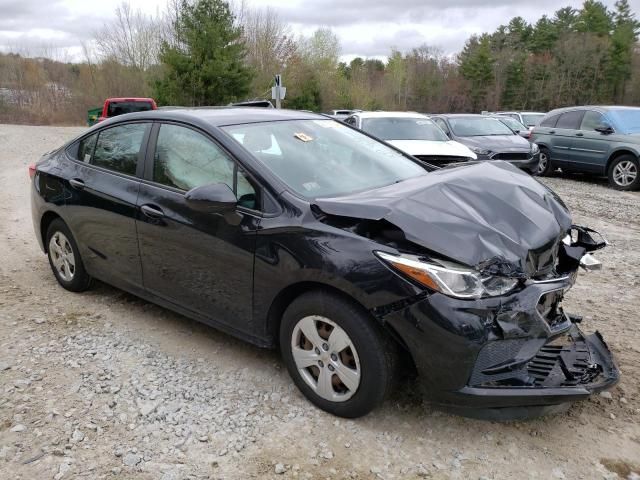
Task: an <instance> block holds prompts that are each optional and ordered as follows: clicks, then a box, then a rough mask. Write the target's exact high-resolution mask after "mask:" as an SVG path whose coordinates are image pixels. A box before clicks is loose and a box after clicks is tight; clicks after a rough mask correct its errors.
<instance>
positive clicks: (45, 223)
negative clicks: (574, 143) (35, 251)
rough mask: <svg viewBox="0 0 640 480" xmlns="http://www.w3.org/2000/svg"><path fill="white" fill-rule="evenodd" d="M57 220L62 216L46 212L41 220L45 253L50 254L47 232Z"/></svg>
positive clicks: (41, 233) (41, 234)
mask: <svg viewBox="0 0 640 480" xmlns="http://www.w3.org/2000/svg"><path fill="white" fill-rule="evenodd" d="M56 218H60V215H58V214H57V213H54V212H45V214H44V215H43V216H42V219H41V220H40V236H41V237H42V245H44V251H45V253H48V248H49V246H48V245H47V230H49V225H51V222H53V221H54V220H55V219H56Z"/></svg>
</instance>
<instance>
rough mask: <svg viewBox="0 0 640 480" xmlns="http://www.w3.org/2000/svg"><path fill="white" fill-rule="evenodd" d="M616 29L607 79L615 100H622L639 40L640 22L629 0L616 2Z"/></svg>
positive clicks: (612, 37) (612, 40) (612, 39)
mask: <svg viewBox="0 0 640 480" xmlns="http://www.w3.org/2000/svg"><path fill="white" fill-rule="evenodd" d="M615 7H616V11H615V13H614V17H613V18H614V30H613V34H612V35H611V48H610V51H609V62H608V65H607V79H608V80H609V83H610V85H611V90H612V92H611V96H612V99H613V101H614V102H619V101H621V100H622V96H623V94H624V90H625V84H626V82H627V81H628V80H629V78H630V77H631V62H632V57H633V47H634V45H635V43H636V41H637V40H638V28H640V22H638V21H637V20H636V18H635V15H634V14H633V13H632V12H631V7H630V6H629V3H628V2H627V0H618V1H617V2H616V3H615Z"/></svg>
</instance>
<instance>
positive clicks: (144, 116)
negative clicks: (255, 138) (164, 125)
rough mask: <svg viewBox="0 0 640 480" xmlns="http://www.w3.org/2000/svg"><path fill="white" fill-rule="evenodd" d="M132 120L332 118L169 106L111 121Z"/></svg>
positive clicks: (226, 122) (220, 121)
mask: <svg viewBox="0 0 640 480" xmlns="http://www.w3.org/2000/svg"><path fill="white" fill-rule="evenodd" d="M130 120H175V121H185V122H189V121H191V122H194V121H195V122H198V123H200V122H205V123H208V124H210V125H213V126H216V127H220V126H223V125H237V124H242V123H258V122H273V121H279V120H328V118H327V117H326V116H325V115H318V114H316V113H309V112H301V111H298V110H279V109H276V108H264V107H263V108H259V107H192V108H179V109H178V108H176V109H167V110H162V109H161V110H149V111H146V112H136V113H128V114H125V115H118V116H117V117H113V120H111V121H110V124H115V123H118V122H120V121H130Z"/></svg>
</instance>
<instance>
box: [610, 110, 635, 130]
mask: <svg viewBox="0 0 640 480" xmlns="http://www.w3.org/2000/svg"><path fill="white" fill-rule="evenodd" d="M607 116H608V117H610V118H611V120H613V123H614V126H615V127H616V130H617V131H619V133H640V108H623V109H619V110H609V111H608V112H607Z"/></svg>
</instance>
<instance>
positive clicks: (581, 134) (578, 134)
mask: <svg viewBox="0 0 640 480" xmlns="http://www.w3.org/2000/svg"><path fill="white" fill-rule="evenodd" d="M576 137H584V133H582V132H578V133H576Z"/></svg>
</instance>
